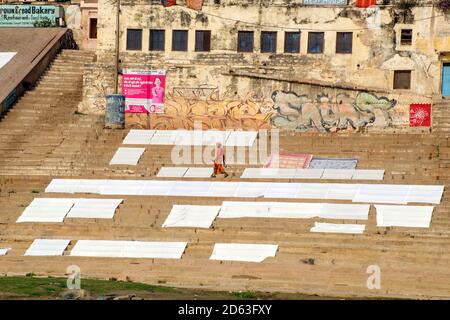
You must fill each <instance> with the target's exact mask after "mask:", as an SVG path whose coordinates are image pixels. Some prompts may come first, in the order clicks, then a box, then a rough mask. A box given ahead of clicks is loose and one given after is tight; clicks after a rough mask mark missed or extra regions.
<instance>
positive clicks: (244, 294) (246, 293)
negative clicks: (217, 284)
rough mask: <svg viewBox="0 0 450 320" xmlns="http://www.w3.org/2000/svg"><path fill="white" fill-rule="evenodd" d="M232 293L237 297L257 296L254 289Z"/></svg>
mask: <svg viewBox="0 0 450 320" xmlns="http://www.w3.org/2000/svg"><path fill="white" fill-rule="evenodd" d="M232 294H233V295H234V296H235V297H236V298H238V299H256V298H257V297H258V295H257V293H256V292H254V291H237V292H233V293H232Z"/></svg>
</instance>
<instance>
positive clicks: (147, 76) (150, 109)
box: [122, 70, 166, 113]
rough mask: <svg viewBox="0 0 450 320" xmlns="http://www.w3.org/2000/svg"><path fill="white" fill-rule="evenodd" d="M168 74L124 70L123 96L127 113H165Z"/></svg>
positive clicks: (158, 71) (156, 71)
mask: <svg viewBox="0 0 450 320" xmlns="http://www.w3.org/2000/svg"><path fill="white" fill-rule="evenodd" d="M165 87H166V72H165V71H164V70H148V71H142V70H124V72H123V75H122V94H123V95H124V96H125V112H127V113H164V93H165Z"/></svg>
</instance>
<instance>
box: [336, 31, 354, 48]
mask: <svg viewBox="0 0 450 320" xmlns="http://www.w3.org/2000/svg"><path fill="white" fill-rule="evenodd" d="M352 47H353V32H338V33H337V34H336V53H352V50H353V48H352Z"/></svg>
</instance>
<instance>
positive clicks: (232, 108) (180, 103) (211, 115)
mask: <svg viewBox="0 0 450 320" xmlns="http://www.w3.org/2000/svg"><path fill="white" fill-rule="evenodd" d="M198 92H200V90H198V91H193V90H192V89H189V90H181V89H179V88H178V89H176V90H174V92H173V94H169V95H168V96H166V102H165V112H164V114H151V115H150V124H151V128H152V129H159V130H163V129H177V128H184V129H193V128H194V122H196V121H201V122H202V123H203V129H204V130H206V129H234V128H245V129H255V130H258V129H270V128H271V127H272V125H271V124H270V118H271V117H272V115H273V112H272V111H273V102H272V100H271V99H269V98H264V97H263V98H261V97H260V95H259V94H256V93H255V92H249V93H248V94H247V95H246V96H245V97H242V98H238V99H231V100H229V99H220V98H219V92H218V90H217V89H216V90H210V91H208V90H204V89H203V90H201V92H202V93H205V92H208V95H207V96H204V97H203V98H201V99H199V96H198Z"/></svg>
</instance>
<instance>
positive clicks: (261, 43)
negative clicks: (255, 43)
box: [260, 31, 278, 53]
mask: <svg viewBox="0 0 450 320" xmlns="http://www.w3.org/2000/svg"><path fill="white" fill-rule="evenodd" d="M265 35H271V36H273V35H274V36H275V37H274V39H273V40H274V43H273V47H272V48H270V49H271V50H266V49H264V50H263V37H264V36H265ZM277 41H278V32H276V31H261V35H260V51H261V53H277Z"/></svg>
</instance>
